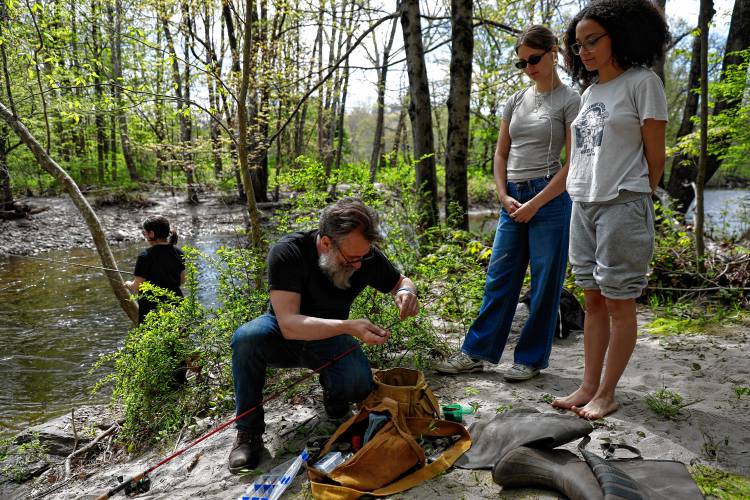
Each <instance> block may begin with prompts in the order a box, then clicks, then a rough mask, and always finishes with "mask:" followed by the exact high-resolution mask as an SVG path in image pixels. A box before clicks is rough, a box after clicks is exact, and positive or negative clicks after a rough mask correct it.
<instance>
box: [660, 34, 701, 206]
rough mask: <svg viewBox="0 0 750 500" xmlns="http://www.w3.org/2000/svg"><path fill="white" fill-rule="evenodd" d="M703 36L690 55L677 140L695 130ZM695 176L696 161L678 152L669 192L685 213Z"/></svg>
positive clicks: (698, 37)
mask: <svg viewBox="0 0 750 500" xmlns="http://www.w3.org/2000/svg"><path fill="white" fill-rule="evenodd" d="M700 56H701V37H700V34H698V35H696V36H695V38H694V39H693V48H692V52H691V56H690V72H689V73H688V81H687V89H688V90H687V96H686V97H685V108H684V109H683V111H682V121H681V122H680V128H679V130H678V131H677V137H676V138H675V139H676V140H679V139H680V138H681V137H684V136H686V135H688V134H690V133H691V132H692V131H693V120H692V118H693V117H694V116H695V115H697V114H698V101H699V95H698V94H697V93H696V92H694V89H697V88H698V86H699V85H700V76H701V75H700V70H701V62H700ZM694 178H695V162H694V159H693V158H690V157H689V156H687V155H683V154H677V155H676V156H675V157H674V160H672V169H671V170H670V173H669V182H668V183H667V192H668V193H669V195H670V196H671V197H672V198H673V199H674V206H675V209H676V210H677V211H679V212H682V213H685V212H686V211H687V209H688V206H689V205H690V202H691V201H692V199H693V187H692V186H691V183H692V182H693V179H694Z"/></svg>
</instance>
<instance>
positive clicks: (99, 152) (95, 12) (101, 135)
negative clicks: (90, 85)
mask: <svg viewBox="0 0 750 500" xmlns="http://www.w3.org/2000/svg"><path fill="white" fill-rule="evenodd" d="M99 16H100V6H99V1H98V0H92V2H91V17H92V18H93V19H99ZM91 45H92V51H93V57H94V60H95V61H98V62H100V63H102V64H103V62H104V61H102V45H101V37H100V34H99V24H98V23H91ZM94 96H95V97H94V106H95V108H94V109H95V111H94V127H95V128H96V174H97V179H98V181H99V184H104V162H105V155H106V153H105V151H106V147H107V145H106V143H107V137H106V133H107V131H106V127H107V125H106V122H105V118H104V113H103V111H102V105H103V104H104V89H103V88H102V79H101V75H97V76H96V78H95V80H94Z"/></svg>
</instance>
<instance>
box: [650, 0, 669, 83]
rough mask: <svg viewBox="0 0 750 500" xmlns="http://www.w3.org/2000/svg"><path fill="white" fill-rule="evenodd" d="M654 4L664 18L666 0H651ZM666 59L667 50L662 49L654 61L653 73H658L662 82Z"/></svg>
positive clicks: (664, 81) (663, 81)
mask: <svg viewBox="0 0 750 500" xmlns="http://www.w3.org/2000/svg"><path fill="white" fill-rule="evenodd" d="M652 1H653V2H654V4H655V5H656V6H657V7H658V8H659V10H660V11H661V13H662V14H663V15H664V18H665V19H666V18H667V16H666V14H664V10H665V9H666V7H667V0H652ZM666 59H667V52H666V51H664V53H663V54H662V56H661V57H660V58H659V59H658V60H657V61H656V62H655V63H654V67H653V70H654V73H656V74H657V75H659V78H661V81H662V83H666V80H664V62H665V61H666Z"/></svg>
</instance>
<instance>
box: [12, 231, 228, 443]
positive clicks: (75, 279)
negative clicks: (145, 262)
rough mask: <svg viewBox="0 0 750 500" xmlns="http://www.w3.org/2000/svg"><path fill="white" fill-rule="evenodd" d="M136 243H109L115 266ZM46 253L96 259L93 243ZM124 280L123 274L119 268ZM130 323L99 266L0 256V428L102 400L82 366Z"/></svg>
mask: <svg viewBox="0 0 750 500" xmlns="http://www.w3.org/2000/svg"><path fill="white" fill-rule="evenodd" d="M236 239H237V237H236V236H216V235H212V236H207V237H205V238H201V237H198V238H196V239H192V240H187V241H180V245H182V244H189V245H191V246H195V247H197V248H198V249H199V250H201V252H204V253H207V254H212V253H213V252H214V251H215V250H216V249H217V248H219V246H221V245H227V246H235V245H236V244H237V243H238V242H237V241H236ZM142 248H144V244H143V243H139V244H132V243H131V244H126V245H121V246H118V247H114V248H113V251H114V253H115V259H116V260H117V262H118V263H119V267H120V269H124V270H129V271H132V270H133V267H134V265H135V259H136V256H137V255H138V252H139V251H140V250H141V249H142ZM39 257H44V258H47V259H52V260H57V261H63V262H75V263H79V264H88V265H94V266H96V265H101V262H100V261H99V259H98V256H97V255H96V253H95V252H94V251H93V250H87V249H80V248H79V249H73V250H67V251H51V252H47V253H43V254H40V255H39ZM199 269H200V272H201V283H202V285H201V291H200V300H201V302H203V303H205V304H208V305H213V303H214V302H215V293H214V286H215V283H216V279H215V270H213V269H211V268H209V267H208V266H207V265H206V264H205V263H201V265H200V266H199ZM126 279H129V276H127V275H126ZM128 328H130V322H129V321H128V319H127V317H126V316H125V313H124V312H123V311H122V309H120V307H119V305H118V304H117V302H116V300H115V298H114V295H113V293H112V291H111V288H110V286H109V284H108V282H107V278H106V277H105V275H104V274H103V273H102V272H101V271H98V270H94V269H87V268H82V267H77V266H73V265H65V264H54V263H50V262H42V261H38V260H31V259H26V258H21V257H10V258H8V257H3V256H0V435H1V434H7V433H11V432H16V431H18V430H21V429H23V428H25V427H26V426H28V425H30V424H34V423H39V422H41V421H44V420H47V419H49V418H50V417H54V416H56V415H59V414H62V413H65V412H67V411H69V410H70V409H71V408H73V407H76V406H80V405H82V404H90V403H97V402H104V401H106V400H107V394H98V395H95V396H92V395H91V394H90V391H89V389H90V387H91V386H92V385H93V384H94V383H95V382H96V381H97V380H98V379H99V378H100V377H101V373H89V370H90V368H91V366H92V365H93V364H94V362H95V361H96V360H97V359H98V357H99V356H100V355H102V354H105V353H109V352H112V351H114V350H115V349H117V347H118V346H120V345H122V342H123V340H124V338H125V335H126V332H127V330H128Z"/></svg>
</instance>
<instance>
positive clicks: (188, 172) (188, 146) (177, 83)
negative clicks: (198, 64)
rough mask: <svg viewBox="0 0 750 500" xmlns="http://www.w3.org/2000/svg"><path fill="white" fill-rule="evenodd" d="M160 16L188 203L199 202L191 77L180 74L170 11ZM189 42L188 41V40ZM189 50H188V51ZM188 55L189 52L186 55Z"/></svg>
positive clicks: (187, 74) (186, 74) (161, 12)
mask: <svg viewBox="0 0 750 500" xmlns="http://www.w3.org/2000/svg"><path fill="white" fill-rule="evenodd" d="M185 15H186V14H185V13H184V12H183V18H184V17H185ZM159 17H160V19H161V25H162V32H163V33H164V39H165V40H166V43H167V51H168V53H169V56H170V59H171V60H172V82H173V83H174V92H175V96H176V98H177V99H176V105H177V116H178V117H179V123H180V149H181V151H182V153H181V154H180V157H181V163H182V165H181V167H182V170H183V171H184V172H185V181H186V183H187V189H188V196H187V201H188V203H198V193H197V191H196V190H195V180H194V179H193V165H192V153H191V150H192V135H193V132H192V118H191V117H190V113H189V112H187V104H186V97H187V95H186V94H185V92H187V89H188V88H189V86H190V85H189V80H188V78H189V77H190V75H189V73H187V69H186V73H185V76H184V78H183V76H182V75H181V74H180V64H179V60H178V58H177V52H176V50H175V44H174V39H173V38H172V32H171V31H169V14H168V12H166V11H164V10H162V11H160V13H159ZM186 43H187V42H186ZM186 52H187V51H186ZM185 57H187V54H186V55H185ZM185 66H186V68H187V67H189V64H188V63H187V61H186V64H185Z"/></svg>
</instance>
